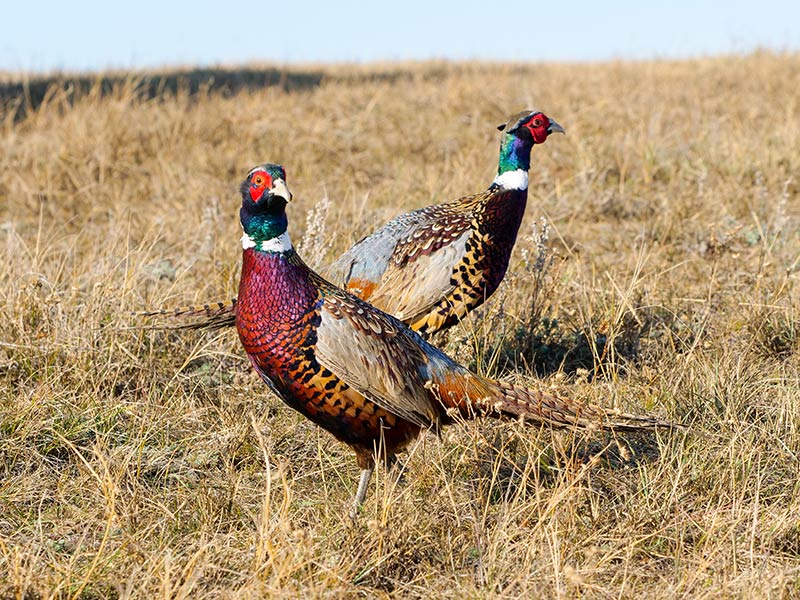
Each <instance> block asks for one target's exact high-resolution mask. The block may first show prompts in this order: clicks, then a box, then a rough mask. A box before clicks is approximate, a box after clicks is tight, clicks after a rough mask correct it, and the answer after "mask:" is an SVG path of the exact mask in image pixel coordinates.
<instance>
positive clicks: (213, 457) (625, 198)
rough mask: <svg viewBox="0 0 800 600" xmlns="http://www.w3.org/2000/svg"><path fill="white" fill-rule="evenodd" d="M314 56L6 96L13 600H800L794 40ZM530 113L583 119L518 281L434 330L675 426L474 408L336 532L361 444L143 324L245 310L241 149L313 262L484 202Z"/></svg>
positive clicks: (181, 336) (508, 370)
mask: <svg viewBox="0 0 800 600" xmlns="http://www.w3.org/2000/svg"><path fill="white" fill-rule="evenodd" d="M318 71H319V72H321V73H322V76H321V77H310V78H306V79H303V78H298V81H300V82H306V83H304V84H302V85H300V84H298V85H289V84H285V83H286V81H289V82H291V81H294V80H293V79H291V77H289V78H288V79H286V80H285V81H284V84H282V85H277V86H273V87H259V86H256V85H252V86H250V85H243V86H241V88H240V89H238V90H237V91H236V93H230V92H225V93H223V92H219V91H216V90H215V89H214V88H213V86H212V87H210V88H209V89H204V88H203V87H202V86H201V89H200V91H198V92H197V93H195V94H190V93H189V91H188V88H185V89H183V88H181V89H178V91H174V90H173V91H170V90H169V89H167V90H165V92H164V94H162V95H160V96H156V97H141V96H137V94H136V93H135V92H134V90H135V83H136V82H135V80H131V81H129V82H128V83H120V84H118V85H116V86H115V87H114V90H113V91H112V92H111V93H104V94H101V93H100V90H99V88H95V89H94V91H89V92H88V93H87V94H85V95H84V96H83V97H81V98H79V99H78V100H76V101H74V102H69V101H67V98H66V96H65V94H64V93H63V92H56V93H52V94H50V95H49V96H47V97H46V98H45V99H44V102H43V103H42V104H41V105H39V106H38V107H37V108H35V109H31V110H27V111H24V110H23V109H22V108H21V107H20V105H19V103H15V102H13V101H11V100H9V99H8V98H6V99H5V100H4V101H5V109H3V112H2V113H0V252H2V258H0V282H2V284H1V285H0V303H2V313H0V381H2V384H1V385H0V411H1V412H0V597H19V598H39V597H42V598H45V597H58V598H84V597H85V598H107V597H120V598H159V597H160V598H206V597H213V598H232V597H237V598H238V597H245V598H247V597H251V598H260V597H265V596H274V597H286V596H296V597H301V596H302V597H356V598H362V597H363V598H367V597H383V596H389V595H397V596H403V597H405V596H411V597H414V596H423V597H448V598H464V597H469V598H495V597H497V598H516V597H520V596H525V597H544V598H549V597H567V598H573V597H587V598H588V597H591V598H643V597H653V598H662V597H665V596H677V597H700V598H702V597H713V598H717V597H769V598H782V597H797V596H800V480H799V479H798V473H800V464H798V461H799V460H800V385H799V383H800V233H798V231H800V191H799V190H800V95H799V94H798V90H799V89H800V56H797V55H783V56H781V55H771V54H756V55H752V56H749V57H736V58H720V59H707V60H696V61H686V62H674V63H673V62H653V63H637V64H618V63H613V64H598V65H527V66H508V65H480V64H426V65H400V66H397V65H387V66H371V67H363V68H355V67H353V68H344V67H337V68H327V69H326V68H320V69H319V70H318ZM5 78H6V80H9V79H10V78H9V77H7V76H6V77H5ZM106 91H107V90H106ZM523 108H538V109H540V110H543V111H545V112H546V113H547V114H549V115H550V116H552V117H553V118H555V119H556V120H558V121H559V122H560V123H561V124H562V125H563V126H564V127H565V128H566V130H567V135H566V136H565V137H562V136H553V137H552V138H551V139H550V140H548V142H547V143H546V144H545V145H544V146H539V147H537V148H536V149H535V151H534V157H533V166H532V170H531V191H530V199H529V206H528V214H527V217H526V221H525V223H524V224H523V232H524V234H523V236H522V237H523V238H524V239H520V241H519V243H518V245H517V249H516V251H515V252H516V254H515V257H514V259H513V260H512V267H511V270H512V271H513V276H512V277H509V278H508V280H507V281H506V282H505V283H504V285H503V286H502V288H501V290H500V291H499V292H498V294H497V295H496V296H495V298H494V299H493V300H492V301H490V302H489V303H487V305H486V308H485V310H483V311H479V312H480V314H476V315H474V318H473V319H472V320H471V321H469V322H468V323H465V324H463V326H462V327H461V329H460V330H458V331H455V332H453V333H452V334H451V335H450V336H449V337H448V338H447V339H442V340H440V342H441V343H443V344H446V345H447V348H448V351H449V352H451V353H452V354H453V355H455V356H457V357H459V358H460V359H461V360H464V361H467V362H469V363H470V364H471V365H472V366H473V368H475V369H477V370H478V371H480V372H483V373H486V374H490V375H492V376H496V377H502V378H508V379H514V380H517V381H523V382H526V383H528V384H530V385H533V386H543V387H547V388H555V389H556V390H558V391H559V392H560V393H562V394H565V395H570V396H573V397H580V398H586V399H589V400H592V401H595V402H599V403H602V404H605V405H607V406H617V407H620V408H623V409H626V410H628V411H632V412H650V413H654V414H657V415H659V416H662V417H665V418H670V419H673V420H677V421H681V422H684V423H687V424H689V425H690V426H691V429H690V431H689V432H688V433H674V434H665V433H663V432H662V433H659V434H658V435H649V436H647V435H645V436H636V437H626V438H614V437H607V436H602V435H598V434H595V435H591V436H589V437H585V438H584V437H577V436H574V435H571V434H564V433H552V432H550V431H547V430H538V429H525V428H523V427H521V426H520V425H519V424H516V423H498V422H475V423H465V424H459V425H456V426H453V427H451V428H449V429H448V430H446V432H445V434H444V435H443V436H442V438H441V439H437V438H436V437H434V436H433V435H427V436H423V438H422V439H421V441H420V443H419V444H417V445H416V446H415V447H414V448H413V449H412V451H411V453H410V455H408V456H407V457H406V462H405V467H406V472H405V477H404V480H403V481H400V482H397V481H396V480H395V478H394V477H392V476H391V474H387V473H384V472H381V471H379V472H378V473H377V478H376V480H373V486H372V487H371V489H370V493H369V495H368V498H367V503H366V505H365V506H364V510H363V513H362V515H361V516H360V518H359V519H358V521H357V523H355V524H351V523H350V522H349V520H348V519H347V509H348V506H349V502H350V499H351V497H352V495H353V493H354V492H355V486H356V483H357V478H358V471H357V468H356V465H355V461H354V460H353V457H352V454H351V453H350V451H349V450H348V449H347V448H345V447H344V446H342V445H340V444H339V443H337V442H335V441H334V440H333V438H331V437H330V436H328V435H327V434H325V433H324V432H321V431H320V430H318V429H317V428H315V427H314V426H312V425H311V424H310V423H309V422H307V421H305V420H304V419H303V418H302V417H300V416H299V415H297V414H296V413H294V412H293V411H291V410H290V409H288V408H286V407H285V406H283V405H282V404H281V403H280V402H279V401H278V400H277V399H276V398H275V397H273V396H271V395H270V394H269V393H268V391H267V388H266V386H264V385H263V384H262V383H261V382H259V381H258V379H257V378H256V377H255V376H254V375H253V374H252V373H251V370H250V368H249V365H248V363H247V362H246V361H245V360H244V358H243V353H242V352H241V351H240V349H239V347H238V340H237V339H236V336H235V334H234V332H233V331H232V330H231V331H223V332H217V333H197V332H175V331H166V332H165V331H145V330H142V329H137V328H136V326H137V325H141V324H142V320H141V319H135V318H133V317H132V316H130V311H135V310H140V309H143V308H148V307H159V306H177V305H181V304H188V303H193V302H198V301H204V300H210V299H224V298H228V297H230V296H232V295H234V294H235V290H236V286H237V280H238V269H239V266H238V261H239V255H240V251H241V247H240V245H239V241H238V239H239V236H240V230H239V225H238V206H239V199H238V198H237V195H236V189H237V186H238V184H239V182H240V180H241V178H242V177H243V176H244V174H245V173H246V171H247V170H248V169H249V168H250V167H251V166H253V165H255V164H257V163H259V162H262V161H275V162H281V163H282V164H284V165H285V166H286V168H287V172H288V178H289V184H290V186H291V188H292V190H293V192H294V193H295V199H296V201H295V202H294V203H293V204H292V205H290V207H289V209H290V215H289V216H290V231H291V232H292V233H293V238H294V239H295V241H296V242H297V243H298V246H299V247H300V250H301V252H302V253H303V254H304V255H305V256H306V257H307V259H308V260H309V262H310V263H311V264H316V265H321V264H324V263H325V262H326V261H327V260H329V259H331V258H332V257H333V256H335V255H336V254H337V253H338V252H340V251H342V250H343V249H345V248H346V247H347V246H348V245H349V244H351V243H352V242H353V241H354V240H356V239H358V238H359V237H360V236H362V235H364V234H366V233H368V232H369V231H371V230H372V229H373V228H374V227H375V226H376V225H378V224H380V223H382V222H384V221H385V220H386V219H388V218H389V217H391V216H393V215H396V214H398V213H399V212H401V211H405V210H408V209H411V208H415V207H419V206H422V205H424V204H428V203H431V202H434V201H442V200H449V199H453V198H456V197H458V196H459V195H462V194H466V193H471V192H475V191H479V190H481V189H483V188H484V187H486V185H487V184H488V183H489V182H490V181H491V178H492V177H493V175H494V172H495V169H496V160H497V149H498V141H499V134H498V132H497V131H496V130H495V129H494V126H495V125H496V124H498V123H501V122H503V121H504V120H505V119H506V118H507V117H508V116H509V115H510V114H511V113H514V112H516V111H518V110H521V109H523ZM542 219H544V221H542ZM542 223H544V224H545V226H546V229H547V235H546V236H544V237H546V238H549V239H544V237H543V236H542V235H541V234H542Z"/></svg>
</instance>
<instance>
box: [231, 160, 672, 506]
mask: <svg viewBox="0 0 800 600" xmlns="http://www.w3.org/2000/svg"><path fill="white" fill-rule="evenodd" d="M241 193H242V206H241V210H240V217H241V224H242V229H243V230H244V235H243V236H242V248H243V257H242V272H241V279H240V282H239V293H238V298H237V303H236V328H237V331H238V334H239V339H240V340H241V343H242V345H243V346H244V349H245V351H246V353H247V356H248V357H249V359H250V362H251V363H252V365H253V368H254V369H255V370H256V372H257V373H258V374H259V375H260V377H261V379H262V380H263V381H264V382H265V383H266V384H267V385H268V386H269V387H270V389H271V390H272V391H273V392H274V393H275V394H276V395H277V396H278V397H280V398H281V399H282V400H283V401H284V402H285V403H286V404H287V405H289V406H290V407H292V408H293V409H295V410H297V411H298V412H300V413H301V414H303V415H304V416H306V417H307V418H308V419H310V420H311V421H313V422H314V423H316V424H317V425H319V426H320V427H322V428H323V429H325V430H327V431H328V432H330V433H331V434H333V436H334V437H336V438H337V439H339V440H340V441H342V442H344V443H345V444H347V445H349V446H350V448H352V449H353V451H354V452H355V455H356V461H357V463H358V466H359V468H360V469H361V476H360V480H359V485H358V491H357V493H356V497H355V501H354V505H353V506H354V508H353V511H355V510H357V508H358V507H359V506H360V505H361V503H362V502H363V501H364V499H365V497H366V492H367V486H368V484H369V481H370V477H371V475H372V472H373V469H374V467H375V461H376V458H377V457H380V458H381V459H382V460H385V461H387V462H388V463H390V462H392V461H393V459H394V456H395V454H396V453H397V452H399V451H401V450H402V449H403V448H405V447H406V446H407V445H408V444H409V443H410V442H411V441H412V440H414V439H415V438H416V437H417V436H418V435H419V434H420V432H421V431H422V430H423V429H432V430H434V431H438V430H439V428H441V427H442V426H443V425H446V424H448V423H452V422H453V421H454V420H456V419H458V418H462V419H471V418H475V417H478V416H488V417H507V418H515V419H523V420H525V421H528V422H530V423H534V424H540V425H549V426H551V427H557V428H564V427H576V428H582V429H589V428H601V429H609V430H626V431H627V430H645V429H654V428H659V427H673V424H671V423H668V422H666V421H662V420H659V419H657V418H653V417H647V416H636V415H629V414H625V413H620V412H616V411H608V410H605V409H603V408H601V407H600V406H594V405H590V404H583V403H579V402H574V401H571V400H567V399H564V398H558V397H555V396H552V395H549V394H546V393H543V392H539V391H535V390H532V389H528V388H525V387H521V386H517V385H513V384H510V383H506V382H503V381H497V380H493V379H488V378H486V377H482V376H479V375H477V374H475V373H473V372H471V371H470V370H469V369H467V368H466V367H464V366H462V365H460V364H458V363H457V362H455V361H454V360H453V359H451V358H450V357H448V356H447V355H446V354H445V353H444V352H442V351H441V350H439V349H438V348H436V347H434V346H432V345H431V344H429V343H428V342H427V341H425V340H424V339H423V338H422V337H421V336H420V335H419V334H418V333H416V332H414V331H413V330H411V329H410V328H409V327H407V326H406V325H405V324H403V323H402V322H401V321H400V320H399V319H397V318H395V317H393V316H391V315H389V314H387V313H385V312H382V311H380V310H379V309H377V308H375V307H374V306H372V305H370V304H369V303H367V302H365V301H364V300H362V299H360V298H358V297H357V296H355V295H354V294H351V293H349V292H347V291H345V290H343V289H341V288H339V287H337V286H335V285H333V284H332V283H330V282H328V281H327V280H326V279H324V278H323V277H322V276H320V275H318V274H317V273H315V272H314V271H312V270H311V269H310V268H309V267H308V266H307V265H306V264H305V263H304V262H303V260H302V259H301V258H300V256H299V255H298V254H297V252H296V251H295V250H294V248H293V246H292V243H291V241H290V239H289V234H288V232H287V226H288V221H287V217H286V211H285V207H286V205H287V203H288V202H289V201H291V198H292V195H291V193H290V192H289V189H288V187H287V184H286V179H285V172H284V170H283V168H282V167H280V166H278V165H272V164H265V165H261V166H258V167H256V168H254V169H253V170H252V171H250V172H249V173H248V175H247V179H246V180H245V181H244V183H243V184H242V186H241ZM379 448H380V449H381V451H380V452H379V450H378V449H379Z"/></svg>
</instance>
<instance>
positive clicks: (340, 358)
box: [316, 296, 438, 427]
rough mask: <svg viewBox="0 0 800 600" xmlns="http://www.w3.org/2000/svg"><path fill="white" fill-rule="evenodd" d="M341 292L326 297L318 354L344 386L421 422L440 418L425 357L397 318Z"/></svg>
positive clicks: (397, 412) (406, 418) (410, 419)
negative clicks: (427, 384)
mask: <svg viewBox="0 0 800 600" xmlns="http://www.w3.org/2000/svg"><path fill="white" fill-rule="evenodd" d="M370 309H371V307H370V306H369V305H367V304H365V303H362V302H360V301H358V300H355V299H354V298H347V297H345V296H341V297H338V296H333V297H327V298H326V299H325V303H324V304H323V307H322V310H321V316H322V320H321V322H320V325H319V327H318V328H317V344H316V357H317V360H318V361H319V363H320V364H321V365H322V366H324V367H326V368H327V369H329V370H330V371H331V372H332V373H334V374H335V375H336V376H337V377H339V378H340V379H341V380H342V381H344V382H345V383H346V384H347V385H349V386H350V387H352V388H353V389H355V390H357V391H358V392H360V393H361V394H363V395H364V396H365V397H367V398H369V399H370V400H371V401H373V402H375V404H377V405H378V406H381V407H382V408H384V409H385V410H388V411H389V412H392V413H394V414H396V415H398V416H400V417H402V418H403V419H405V420H407V421H410V422H412V423H414V424H416V425H419V426H420V427H429V426H430V425H431V424H432V423H435V422H436V421H437V420H438V412H437V410H436V409H435V408H434V405H433V403H432V401H431V397H430V394H429V392H428V390H427V389H426V387H425V379H424V377H423V373H425V372H427V369H428V365H427V362H428V360H427V357H426V355H425V353H424V350H423V348H422V347H420V346H419V345H417V344H415V343H414V340H413V339H411V338H409V336H408V333H407V332H406V331H405V328H404V327H403V325H402V324H401V323H399V322H398V321H397V320H395V319H393V318H392V317H389V316H388V315H385V314H383V313H379V312H376V311H374V309H371V310H370Z"/></svg>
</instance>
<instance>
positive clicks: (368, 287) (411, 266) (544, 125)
mask: <svg viewBox="0 0 800 600" xmlns="http://www.w3.org/2000/svg"><path fill="white" fill-rule="evenodd" d="M498 129H499V130H501V131H504V134H503V137H502V140H501V142H500V160H499V165H498V169H497V176H496V177H495V179H494V181H493V182H492V184H491V185H490V186H489V187H488V188H487V189H486V190H485V191H483V192H481V193H479V194H474V195H472V196H465V197H463V198H460V199H458V200H455V201H453V202H448V203H444V204H434V205H432V206H426V207H425V208H420V209H418V210H415V211H412V212H409V213H405V214H402V215H400V216H399V217H396V218H395V219H392V220H391V221H389V222H388V223H386V224H385V225H384V226H383V227H381V228H380V229H378V230H377V231H375V232H374V233H373V234H372V235H370V236H368V237H365V238H364V239H362V240H361V241H359V242H358V243H356V244H355V245H354V246H353V247H352V248H350V250H348V251H347V252H345V253H344V254H343V255H342V256H341V257H339V258H338V259H337V260H336V261H335V262H334V263H333V264H332V265H330V267H329V268H328V269H327V270H326V271H325V275H326V276H327V277H328V279H330V280H331V281H333V282H334V283H336V284H338V285H341V286H342V287H344V288H345V289H347V291H349V292H351V293H352V294H355V295H356V296H358V297H359V298H361V299H363V300H368V301H369V302H370V303H371V304H373V305H374V306H376V307H378V308H380V309H381V310H383V311H385V312H388V313H390V314H392V315H394V316H395V317H397V318H398V319H400V320H401V321H403V322H404V323H406V324H407V325H409V326H410V327H411V328H412V329H414V330H416V331H418V332H419V333H420V334H422V335H424V336H426V337H428V336H429V335H430V334H432V333H434V332H436V331H438V330H441V329H445V328H448V327H451V326H452V325H454V324H455V323H457V322H458V321H459V320H460V319H462V318H463V317H464V316H465V315H466V314H467V313H468V312H469V311H471V310H473V309H475V308H477V307H478V306H480V305H481V304H483V302H484V301H485V300H486V299H487V298H488V297H489V296H491V295H492V294H493V293H494V291H495V290H496V289H497V287H498V286H499V285H500V282H501V281H502V280H503V277H504V276H505V274H506V270H507V268H508V262H509V259H510V257H511V251H512V249H513V247H514V243H515V241H516V238H517V232H518V231H519V226H520V223H521V222H522V217H523V215H524V213H525V205H526V203H527V199H528V170H529V169H530V157H531V150H532V148H533V146H534V145H535V144H542V143H544V141H545V140H546V139H547V137H548V136H549V135H550V134H551V133H553V132H559V133H564V129H563V128H562V127H561V126H560V125H559V124H558V123H556V122H555V121H553V120H552V119H550V118H549V117H547V116H546V115H545V114H543V113H541V112H537V111H523V112H521V113H519V114H517V115H514V116H513V117H511V119H510V120H509V121H508V122H507V123H505V124H503V125H500V126H499V127H498ZM234 313H235V301H233V302H232V303H231V304H230V305H225V304H217V305H216V306H214V307H211V306H205V307H202V308H195V307H187V308H185V309H178V310H176V311H162V312H156V313H146V314H147V316H153V315H158V314H160V315H171V316H194V317H197V316H204V317H205V320H203V321H200V322H198V323H191V324H189V325H186V326H185V327H188V328H204V329H205V328H221V327H226V326H230V325H233V324H234V323H235V315H234Z"/></svg>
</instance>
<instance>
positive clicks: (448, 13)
mask: <svg viewBox="0 0 800 600" xmlns="http://www.w3.org/2000/svg"><path fill="white" fill-rule="evenodd" d="M496 7H502V8H496ZM0 16H1V17H2V22H0V70H6V71H8V70H11V71H28V72H30V71H43V70H53V69H60V70H98V69H104V68H108V67H114V68H129V67H157V66H165V65H167V66H169V65H217V64H243V63H247V62H251V61H259V62H271V63H278V64H285V63H310V62H370V61H385V60H409V59H430V58H445V59H452V60H458V59H470V58H478V59H488V60H522V61H540V60H547V61H586V60H605V59H609V58H632V59H637V58H669V57H685V56H697V55H708V54H722V53H731V52H749V51H751V50H753V49H755V48H768V49H773V50H779V51H780V50H792V51H797V50H798V49H800V0H784V1H780V0H759V1H756V2H752V1H749V2H745V1H743V0H733V1H729V2H724V1H718V2H712V1H710V0H696V1H691V0H672V1H669V2H666V1H665V2H662V1H658V2H648V1H647V0H608V1H602V0H594V1H589V0H587V1H574V2H570V1H560V2H553V3H541V2H535V1H533V0H527V1H522V0H504V1H502V2H492V3H489V2H476V1H472V0H462V1H453V0H445V1H442V2H436V1H434V0H428V1H422V0H395V1H393V2H379V1H378V0H373V1H372V2H354V1H351V0H345V1H340V2H337V1H335V0H333V1H330V2H300V1H294V2H292V1H291V0H290V1H288V2H282V3H276V2H261V3H258V4H256V3H250V2H242V1H239V0H230V1H228V2H225V1H220V2H208V1H204V0H196V1H195V2H191V3H188V2H187V3H184V2H170V1H168V0H161V1H160V2H156V1H152V0H140V1H136V0H133V1H130V0H129V1H127V2H115V1H113V0H108V1H83V2H82V1H80V0H74V1H72V2H51V1H45V2H36V1H34V0H28V1H27V2H25V1H20V0H6V1H5V2H3V6H2V8H1V9H0Z"/></svg>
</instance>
